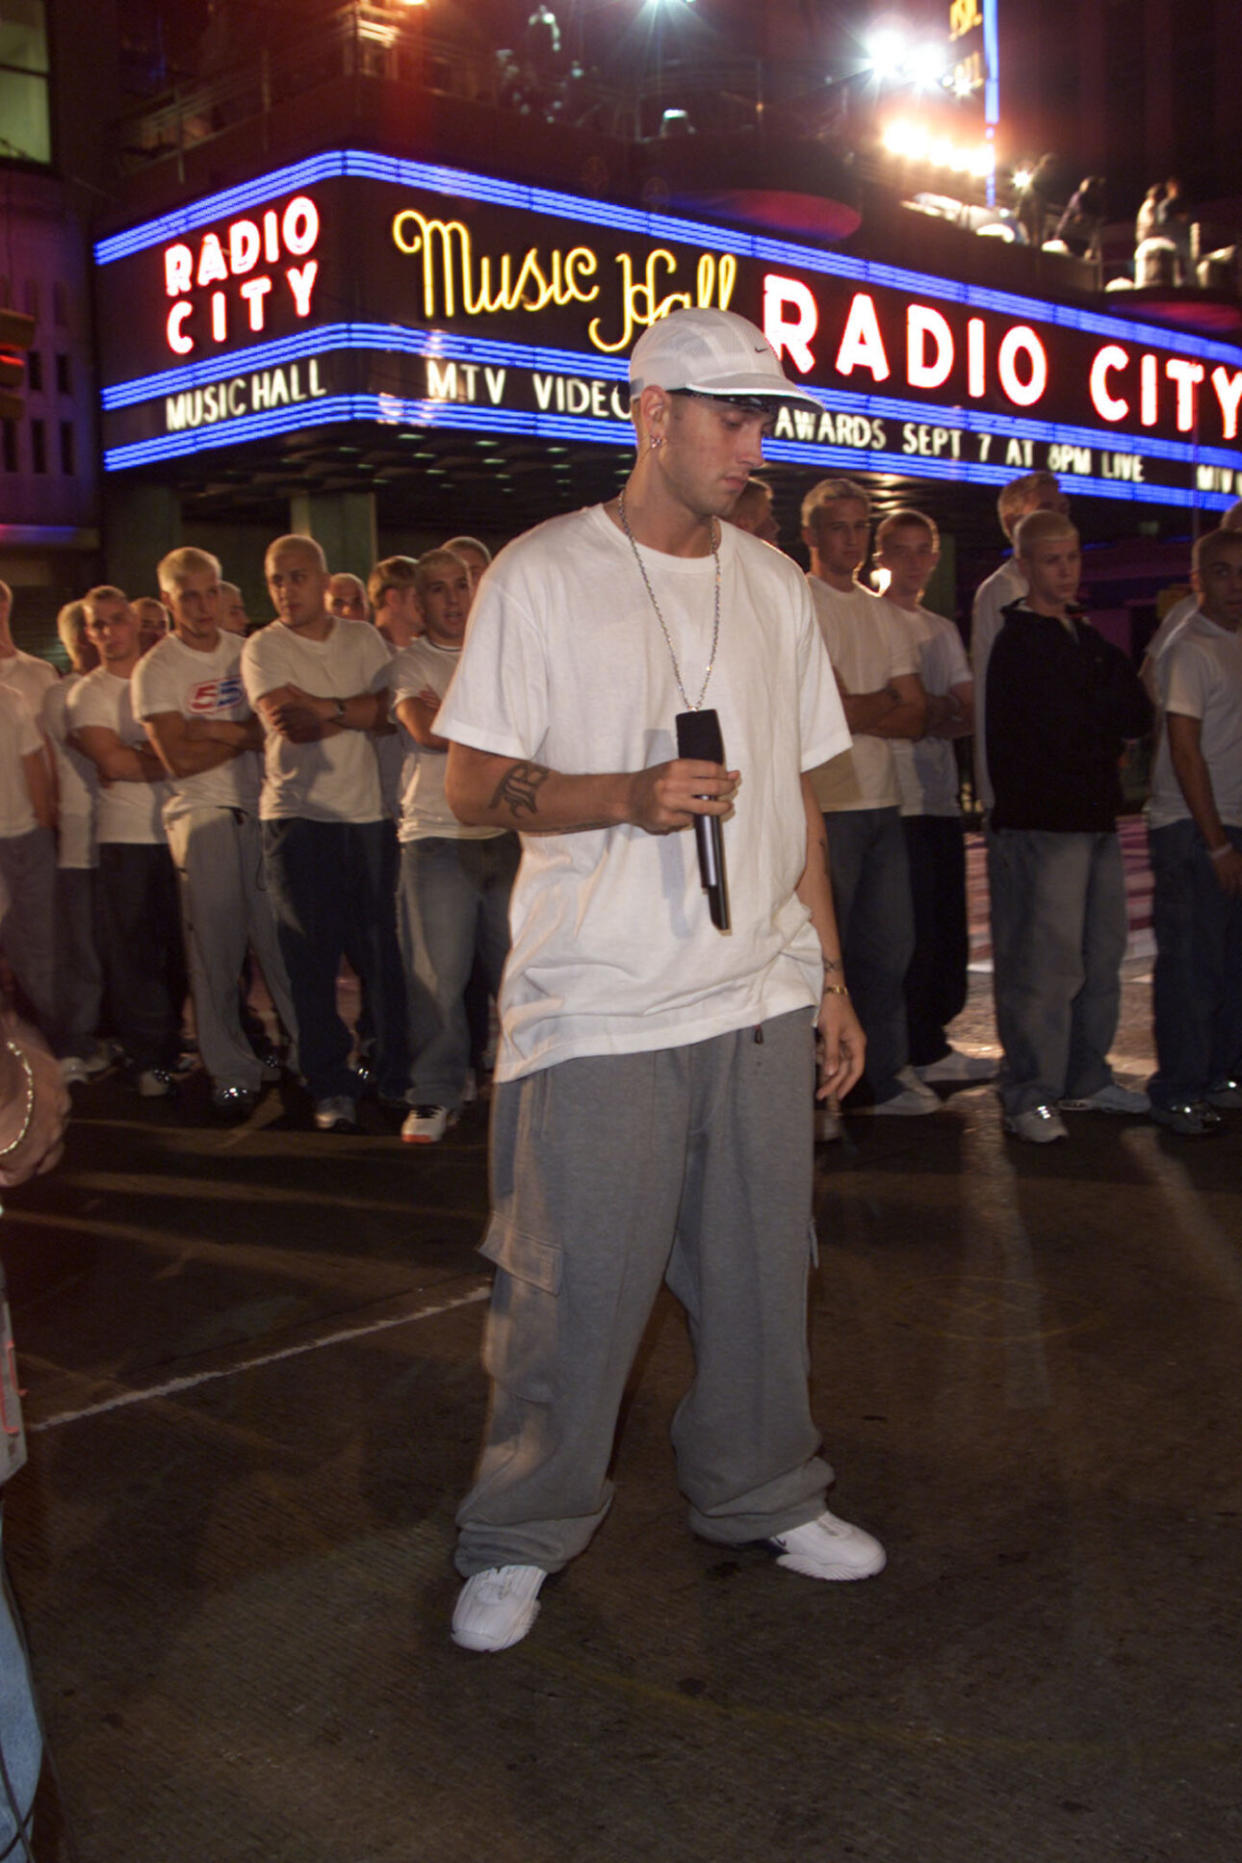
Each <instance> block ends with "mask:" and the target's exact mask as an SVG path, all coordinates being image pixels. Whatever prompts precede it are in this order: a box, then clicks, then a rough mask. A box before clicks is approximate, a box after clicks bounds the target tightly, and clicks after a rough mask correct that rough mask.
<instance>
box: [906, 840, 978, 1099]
mask: <svg viewBox="0 0 1242 1863" xmlns="http://www.w3.org/2000/svg"><path fill="white" fill-rule="evenodd" d="M901 825H902V829H903V830H904V832H905V837H906V852H907V853H908V855H909V857H910V898H911V900H912V902H913V905H914V956H913V957H912V958H911V959H910V967H909V969H908V970H907V971H906V1021H907V1026H908V1028H909V1033H910V1060H911V1062H912V1064H913V1065H914V1066H915V1067H928V1066H930V1064H931V1063H932V1062H933V1061H940V1060H943V1058H944V1056H945V1055H946V1054H948V1052H949V1043H948V1040H947V1038H946V1036H945V1032H944V1031H945V1028H946V1026H947V1025H948V1024H949V1023H950V1022H952V1020H953V1018H954V1017H955V1016H959V1015H960V1014H961V1013H962V1010H963V1009H964V1008H965V1007H966V966H967V963H968V961H969V958H970V932H969V929H968V926H967V922H966V840H965V832H964V830H963V828H962V818H961V816H960V815H906V816H903V817H902V823H901Z"/></svg>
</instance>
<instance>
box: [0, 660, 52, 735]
mask: <svg viewBox="0 0 1242 1863" xmlns="http://www.w3.org/2000/svg"><path fill="white" fill-rule="evenodd" d="M59 678H60V674H59V673H58V672H57V671H56V668H55V667H54V666H52V665H50V664H49V663H48V661H46V660H40V659H39V658H38V656H37V655H36V654H33V653H23V652H22V650H21V648H20V647H19V648H18V650H17V652H16V653H13V654H6V655H5V656H4V658H3V659H2V660H0V680H2V681H3V682H4V684H5V685H6V686H12V688H13V690H14V691H15V692H20V693H21V695H22V697H23V698H24V699H25V701H26V703H27V705H28V706H29V707H30V715H31V717H32V718H38V716H39V714H40V712H41V711H42V710H43V695H44V693H45V692H46V691H47V689H48V687H49V686H54V685H56V683H57V681H58V680H59Z"/></svg>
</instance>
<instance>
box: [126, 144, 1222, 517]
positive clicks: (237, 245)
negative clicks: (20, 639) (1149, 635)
mask: <svg viewBox="0 0 1242 1863" xmlns="http://www.w3.org/2000/svg"><path fill="white" fill-rule="evenodd" d="M97 257H98V259H99V262H100V266H101V270H100V275H99V290H100V297H101V304H102V307H103V310H104V315H103V317H102V319H101V324H102V328H103V330H104V332H105V337H104V342H105V355H104V359H103V360H104V370H103V373H104V378H105V384H106V385H105V388H104V393H103V404H104V421H105V442H106V447H107V452H106V463H107V465H108V466H109V467H110V468H111V469H113V470H121V469H124V468H126V467H128V466H131V465H138V464H142V463H152V462H153V461H154V460H156V459H158V458H164V457H172V456H175V455H176V454H178V453H184V452H187V451H194V450H197V449H198V448H200V447H207V446H214V445H225V444H229V443H230V442H231V441H234V440H236V441H239V442H240V441H242V440H251V439H256V438H261V437H262V436H263V435H264V434H272V435H275V434H278V433H283V432H287V431H290V429H291V426H292V425H294V424H296V425H297V426H305V425H307V424H314V422H315V421H316V420H319V421H323V422H326V421H328V420H331V419H343V418H350V419H355V420H359V419H362V420H372V421H377V422H380V423H381V424H389V423H392V422H409V421H416V422H420V423H426V424H427V425H428V426H435V425H441V426H448V425H461V426H468V427H471V428H474V429H476V430H489V431H492V432H496V433H503V432H530V433H547V434H549V435H551V434H552V433H553V432H556V431H560V428H559V426H558V424H559V423H570V425H569V426H568V427H567V428H565V429H564V431H566V432H572V433H573V434H574V435H575V436H577V437H579V438H589V439H594V440H597V441H599V442H600V443H603V444H609V445H615V444H617V443H618V437H619V436H620V437H628V432H629V430H628V429H627V428H626V426H625V424H624V421H625V405H626V402H625V391H624V387H623V382H624V377H625V354H626V352H628V350H629V349H630V347H631V346H632V343H633V341H634V339H635V337H636V336H637V335H638V333H639V332H640V330H641V329H642V328H645V327H646V326H647V325H648V324H649V323H650V322H652V321H653V320H654V319H655V318H656V317H658V316H661V315H663V314H665V313H666V312H667V311H669V310H670V309H673V308H675V307H677V306H680V305H682V304H716V305H720V306H722V307H727V308H732V309H736V310H739V311H741V312H742V313H743V314H744V315H746V316H749V317H751V318H752V319H753V320H754V321H755V322H757V323H759V324H761V326H762V327H763V328H764V329H765V330H766V332H767V334H768V336H769V338H770V339H771V341H772V342H773V344H774V346H775V347H776V349H777V350H778V352H779V353H780V354H781V356H782V358H783V360H784V362H785V365H786V368H787V369H788V371H789V373H790V374H791V376H794V377H796V378H798V379H799V380H800V381H801V382H802V383H803V385H805V386H807V387H809V388H811V389H812V391H813V392H814V394H815V395H816V397H817V398H818V399H819V400H820V401H821V403H822V411H821V412H820V413H819V414H816V413H815V412H814V411H812V410H809V409H806V410H797V411H791V412H790V413H788V414H784V415H782V417H781V421H780V422H779V423H778V432H777V435H776V437H775V439H774V441H773V443H772V446H771V448H770V453H771V456H772V457H773V458H774V459H787V460H788V461H789V462H790V463H799V464H802V463H806V464H811V465H814V466H817V467H820V468H823V469H831V468H833V467H836V466H847V465H848V466H851V467H852V468H853V469H854V470H862V471H866V470H869V469H871V470H883V471H900V472H902V473H906V474H915V475H917V474H920V473H922V474H925V475H927V476H935V477H954V478H960V479H963V480H966V481H968V482H978V483H988V484H994V483H999V482H1002V481H1003V479H1004V478H1005V477H1007V476H1009V477H1012V476H1013V474H1014V472H1015V471H1023V470H1029V469H1031V468H1032V467H1033V466H1036V465H1040V466H1042V465H1048V466H1049V467H1050V469H1051V470H1054V471H1058V472H1061V473H1063V474H1065V475H1067V476H1068V477H1070V478H1072V479H1076V480H1081V481H1083V486H1082V487H1080V489H1084V488H1089V489H1090V490H1091V492H1092V493H1093V495H1096V496H1108V497H1125V498H1133V499H1140V500H1144V499H1145V500H1150V501H1153V502H1159V501H1164V502H1168V503H1171V504H1172V503H1200V504H1208V505H1210V504H1214V503H1219V502H1227V501H1228V497H1229V496H1230V495H1233V496H1236V495H1237V490H1238V489H1239V483H1240V482H1239V478H1238V474H1239V472H1240V471H1242V451H1239V449H1238V447H1237V439H1238V431H1237V430H1238V419H1239V411H1240V410H1242V349H1239V348H1238V347H1237V346H1234V345H1231V344H1225V343H1221V342H1218V341H1211V340H1207V341H1205V340H1203V339H1201V338H1198V337H1192V336H1188V335H1186V334H1184V333H1183V332H1181V331H1178V330H1173V329H1169V330H1166V329H1161V328H1157V327H1156V326H1153V325H1150V324H1143V323H1139V322H1137V321H1130V320H1127V319H1124V318H1122V317H1121V316H1118V315H1109V314H1105V313H1103V312H1099V311H1095V310H1093V309H1086V308H1084V307H1079V306H1075V305H1070V304H1057V303H1052V302H1048V301H1041V300H1038V299H1034V298H1029V297H1024V296H1020V295H1018V294H1016V293H1003V292H997V291H994V290H991V289H988V288H986V287H983V286H974V285H970V284H967V283H964V282H962V281H960V280H956V279H948V278H937V277H935V276H933V275H930V274H923V273H915V272H910V271H905V270H902V269H901V268H898V267H894V266H889V265H885V264H880V263H876V262H873V261H868V260H865V259H861V258H858V257H857V256H855V255H853V254H850V253H842V252H835V251H832V250H821V249H819V248H815V247H811V246H805V245H798V244H796V243H794V242H792V241H788V240H783V239H773V238H768V237H767V236H763V235H757V234H752V233H744V232H740V231H737V230H734V229H729V228H725V227H717V226H711V225H709V224H707V223H704V222H698V221H690V220H679V219H676V218H673V217H671V216H668V215H657V214H647V213H643V212H641V211H640V210H637V209H633V208H624V207H618V206H614V205H611V204H610V203H607V202H600V201H594V200H588V199H585V198H583V197H577V196H571V195H564V194H557V193H553V192H551V191H549V190H542V189H533V188H524V187H520V186H518V185H516V184H513V183H509V182H504V181H501V180H498V179H495V178H490V177H486V176H478V175H469V174H465V173H463V172H461V171H456V170H449V169H443V168H436V167H431V166H429V165H424V164H419V163H412V162H404V161H399V160H396V159H394V158H390V157H379V156H372V155H366V154H362V153H359V152H344V153H336V154H331V155H325V156H320V157H315V158H312V159H311V160H309V161H307V162H304V163H299V164H294V165H292V166H290V167H289V168H287V169H282V170H278V171H275V172H273V173H272V174H271V175H270V176H268V177H259V178H257V179H256V180H255V181H253V182H248V183H246V184H244V186H243V187H241V188H235V189H230V190H228V191H227V192H225V193H223V194H221V195H218V196H215V197H212V198H210V199H208V200H205V201H202V202H198V203H195V204H193V205H191V206H189V207H187V208H185V209H182V210H181V211H180V212H179V213H178V214H177V215H175V216H166V217H164V218H163V219H161V220H158V221H152V222H149V223H147V225H146V226H144V227H139V228H135V229H133V230H132V231H130V232H128V233H124V234H118V235H116V236H114V237H113V238H112V239H110V240H107V241H103V242H101V243H100V246H99V247H98V248H97ZM345 304H354V305H357V306H359V311H360V316H359V320H358V321H354V322H344V323H343V322H337V321H329V320H327V319H326V318H325V317H324V312H323V307H324V306H327V305H330V306H332V308H333V310H336V308H337V307H338V306H344V305H345ZM337 315H338V316H339V311H338V312H337ZM187 345H188V346H187ZM299 371H300V372H299ZM312 371H313V372H312ZM273 372H275V373H273ZM268 378H270V380H269V379H268ZM312 384H313V386H312ZM212 391H214V392H212ZM286 396H287V399H286ZM187 397H188V398H187ZM344 410H348V412H347V413H346V412H344Z"/></svg>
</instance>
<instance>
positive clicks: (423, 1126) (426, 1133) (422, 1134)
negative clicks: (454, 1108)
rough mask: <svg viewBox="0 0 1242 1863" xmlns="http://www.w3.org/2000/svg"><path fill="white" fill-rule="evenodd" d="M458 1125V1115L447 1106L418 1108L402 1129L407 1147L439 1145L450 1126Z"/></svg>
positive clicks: (409, 1115)
mask: <svg viewBox="0 0 1242 1863" xmlns="http://www.w3.org/2000/svg"><path fill="white" fill-rule="evenodd" d="M456 1124H457V1114H456V1113H452V1112H450V1111H449V1109H448V1107H447V1106H416V1107H415V1108H414V1110H413V1112H412V1113H410V1114H408V1115H407V1117H406V1120H405V1124H404V1125H403V1126H402V1128H401V1136H402V1138H403V1139H404V1140H405V1142H406V1144H407V1145H438V1144H439V1143H440V1140H441V1139H442V1138H443V1137H444V1134H445V1133H446V1132H447V1131H448V1129H449V1127H450V1126H455V1125H456Z"/></svg>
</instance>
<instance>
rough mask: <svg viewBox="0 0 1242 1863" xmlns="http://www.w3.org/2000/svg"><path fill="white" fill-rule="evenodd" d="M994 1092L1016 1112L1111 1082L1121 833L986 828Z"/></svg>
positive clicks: (1121, 913)
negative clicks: (1001, 1056)
mask: <svg viewBox="0 0 1242 1863" xmlns="http://www.w3.org/2000/svg"><path fill="white" fill-rule="evenodd" d="M987 853H988V885H989V888H990V891H991V904H992V964H993V977H992V983H993V992H994V996H995V1001H996V1032H997V1034H998V1035H999V1037H1000V1041H1001V1046H1002V1047H1003V1048H1004V1050H1005V1062H1004V1066H1003V1068H1002V1069H1001V1099H1002V1101H1003V1103H1004V1107H1005V1111H1006V1113H1008V1114H1009V1116H1010V1117H1011V1118H1012V1117H1014V1115H1016V1114H1017V1113H1023V1112H1026V1111H1028V1110H1029V1108H1031V1107H1032V1106H1047V1105H1055V1104H1056V1102H1057V1101H1058V1100H1061V1099H1085V1098H1087V1097H1088V1096H1089V1095H1091V1094H1093V1093H1097V1092H1098V1091H1099V1089H1100V1088H1101V1087H1104V1086H1107V1085H1108V1083H1109V1081H1110V1080H1111V1079H1112V1077H1113V1076H1112V1069H1111V1068H1110V1067H1109V1064H1108V1051H1109V1049H1110V1048H1111V1046H1112V1042H1113V1036H1114V1035H1115V1034H1116V1033H1117V1016H1118V1013H1119V1010H1120V1006H1121V960H1122V958H1123V957H1124V956H1125V951H1126V884H1125V870H1124V868H1123V866H1122V862H1121V844H1120V842H1119V841H1118V839H1117V836H1116V834H1115V833H1114V834H1058V833H1053V832H1051V831H1045V830H1042V829H1035V828H1002V829H999V830H995V829H989V831H988V836H987Z"/></svg>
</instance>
